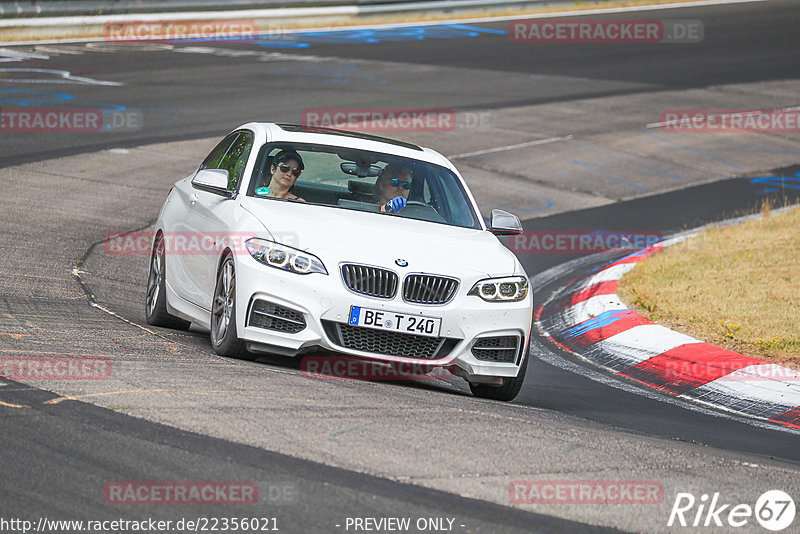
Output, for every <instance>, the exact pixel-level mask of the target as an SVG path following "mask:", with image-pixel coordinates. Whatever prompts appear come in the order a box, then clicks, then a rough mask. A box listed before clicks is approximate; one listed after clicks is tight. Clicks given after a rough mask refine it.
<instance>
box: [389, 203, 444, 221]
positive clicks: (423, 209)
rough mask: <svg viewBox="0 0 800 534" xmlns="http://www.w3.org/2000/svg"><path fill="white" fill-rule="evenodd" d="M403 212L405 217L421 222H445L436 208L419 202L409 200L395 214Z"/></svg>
mask: <svg viewBox="0 0 800 534" xmlns="http://www.w3.org/2000/svg"><path fill="white" fill-rule="evenodd" d="M400 212H403V215H404V216H405V217H409V218H411V219H420V220H423V221H434V222H446V221H445V219H444V217H442V216H441V215H440V214H439V212H438V211H436V208H434V207H433V206H431V205H430V204H426V203H425V202H420V201H419V200H409V201H408V203H406V205H405V206H403V207H402V208H400V209H399V210H398V211H397V213H400Z"/></svg>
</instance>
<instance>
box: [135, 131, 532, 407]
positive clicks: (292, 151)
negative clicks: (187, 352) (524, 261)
mask: <svg viewBox="0 0 800 534" xmlns="http://www.w3.org/2000/svg"><path fill="white" fill-rule="evenodd" d="M521 231H522V226H521V224H520V221H519V219H518V218H517V217H516V216H514V215H511V214H509V213H506V212H504V211H501V210H493V211H492V216H491V222H490V225H489V227H487V226H486V224H485V222H484V220H483V219H482V217H481V216H480V213H479V211H478V207H477V205H476V203H475V200H474V198H473V197H472V195H471V193H470V192H469V190H468V189H467V186H466V184H465V183H464V180H463V179H462V178H461V176H460V175H459V174H458V171H457V170H456V169H455V167H454V166H453V164H452V163H451V162H450V161H448V160H447V159H446V158H445V157H444V156H442V155H441V154H438V153H437V152H434V151H433V150H430V149H427V148H420V147H418V146H415V145H412V144H409V143H405V142H400V141H394V140H391V139H386V138H382V137H376V136H372V135H366V134H359V133H353V132H346V131H338V130H329V129H320V128H308V127H303V126H298V125H290V124H271V123H269V124H268V123H248V124H245V125H243V126H241V127H240V128H238V129H236V130H235V131H233V132H232V133H231V134H230V135H228V136H227V137H225V138H224V139H223V140H222V141H221V142H220V143H219V144H218V145H217V146H216V148H214V149H213V150H212V151H211V153H210V154H209V155H208V157H206V159H205V160H204V161H203V163H202V164H201V165H200V167H199V168H198V170H197V172H195V173H194V174H193V175H191V176H189V177H187V178H185V179H183V180H180V181H178V182H177V183H176V184H175V186H174V187H173V188H172V189H171V190H170V193H169V194H168V196H167V199H166V201H165V202H164V206H163V207H162V209H161V213H160V215H159V217H158V220H157V222H156V226H155V233H154V239H153V246H152V253H151V259H150V274H149V278H148V282H147V297H146V315H147V322H148V323H149V324H151V325H157V326H164V327H171V328H183V329H185V328H188V327H189V324H190V323H195V324H196V325H198V326H200V327H202V328H206V329H209V330H210V335H211V344H212V345H213V347H214V349H215V350H216V352H217V353H219V354H221V355H224V356H231V357H238V358H247V359H253V358H255V357H256V356H257V354H258V353H268V354H277V355H283V356H298V355H308V354H311V353H314V351H317V353H320V352H321V351H324V352H326V353H327V352H331V351H332V352H334V353H338V354H343V355H346V356H348V357H356V358H357V359H358V358H361V359H369V360H372V361H373V362H374V361H378V362H383V363H386V364H388V365H395V366H396V365H398V364H409V363H411V364H414V365H421V366H424V367H425V368H426V369H427V368H429V369H431V370H435V369H436V368H437V367H441V368H447V369H448V370H450V371H451V372H453V373H455V374H456V375H457V376H460V377H462V378H463V379H465V380H466V381H467V382H469V386H470V389H471V390H472V392H473V394H475V395H476V396H479V397H485V398H490V399H496V400H504V401H508V400H512V399H513V398H515V397H516V396H517V394H518V393H519V390H520V387H521V386H522V382H523V380H524V377H525V370H526V368H527V363H528V356H527V347H528V341H529V336H530V328H531V319H532V311H533V296H532V292H531V291H530V288H529V286H528V277H527V275H526V274H525V271H524V270H523V268H522V265H521V264H520V262H519V261H518V260H517V258H516V257H515V256H514V254H512V253H511V252H510V251H509V250H508V249H507V248H506V247H505V246H503V244H502V243H501V242H500V241H499V240H498V238H497V237H496V236H497V235H513V234H518V233H520V232H521Z"/></svg>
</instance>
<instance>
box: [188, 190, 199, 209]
mask: <svg viewBox="0 0 800 534" xmlns="http://www.w3.org/2000/svg"><path fill="white" fill-rule="evenodd" d="M198 198H199V197H198V196H197V193H193V194H192V196H190V197H189V202H191V203H192V206H194V205H195V203H196V202H197V199H198Z"/></svg>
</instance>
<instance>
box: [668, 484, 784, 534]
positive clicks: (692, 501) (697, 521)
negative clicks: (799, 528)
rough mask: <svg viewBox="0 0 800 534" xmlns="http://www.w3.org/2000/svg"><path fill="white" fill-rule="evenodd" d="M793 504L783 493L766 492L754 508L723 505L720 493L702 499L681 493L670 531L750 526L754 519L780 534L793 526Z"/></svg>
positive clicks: (745, 505) (673, 511) (747, 505)
mask: <svg viewBox="0 0 800 534" xmlns="http://www.w3.org/2000/svg"><path fill="white" fill-rule="evenodd" d="M795 512H796V509H795V504H794V500H793V499H792V498H791V497H790V496H789V494H788V493H786V492H785V491H781V490H770V491H767V492H764V493H763V494H762V495H761V496H760V497H759V498H758V499H757V500H756V504H755V506H750V505H749V504H737V505H733V504H730V503H724V502H723V501H722V500H721V499H720V495H719V492H716V493H714V494H713V495H711V496H710V498H709V495H708V494H705V493H704V494H703V495H701V496H700V498H699V499H697V498H695V496H694V495H692V494H691V493H678V495H676V496H675V502H674V503H673V505H672V511H671V512H670V514H669V521H668V522H667V526H668V527H672V526H676V527H677V526H681V527H722V526H726V527H733V528H739V527H743V526H745V525H747V524H748V523H750V521H751V520H752V519H753V518H755V520H756V521H758V524H759V525H761V526H762V527H764V528H765V529H767V530H771V531H773V532H778V531H781V530H784V529H785V528H786V527H788V526H789V525H791V524H792V523H793V522H794V516H795Z"/></svg>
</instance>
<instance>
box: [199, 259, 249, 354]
mask: <svg viewBox="0 0 800 534" xmlns="http://www.w3.org/2000/svg"><path fill="white" fill-rule="evenodd" d="M210 336H211V346H212V347H214V350H215V351H216V352H217V354H219V355H220V356H227V357H229V358H240V359H242V360H255V359H256V355H255V354H251V353H249V352H247V347H246V346H245V342H244V341H242V340H241V339H239V335H238V333H237V331H236V267H235V265H234V263H233V257H231V255H230V254H229V255H227V256H225V258H224V259H223V260H222V264H220V267H219V272H218V273H217V284H216V285H215V286H214V298H213V299H212V300H211V333H210Z"/></svg>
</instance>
